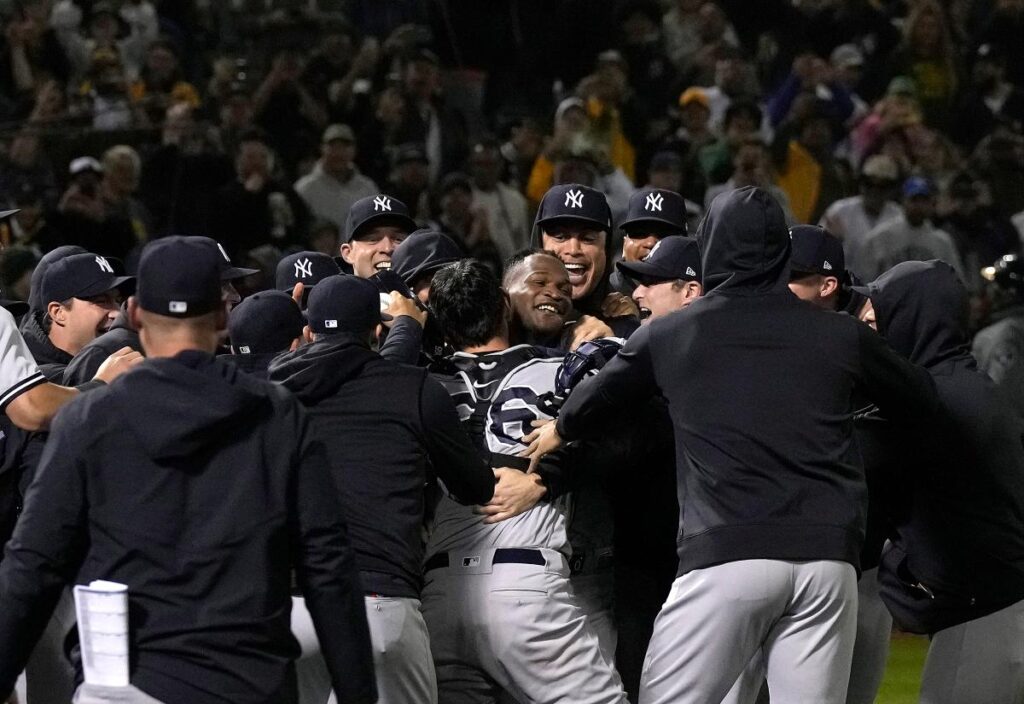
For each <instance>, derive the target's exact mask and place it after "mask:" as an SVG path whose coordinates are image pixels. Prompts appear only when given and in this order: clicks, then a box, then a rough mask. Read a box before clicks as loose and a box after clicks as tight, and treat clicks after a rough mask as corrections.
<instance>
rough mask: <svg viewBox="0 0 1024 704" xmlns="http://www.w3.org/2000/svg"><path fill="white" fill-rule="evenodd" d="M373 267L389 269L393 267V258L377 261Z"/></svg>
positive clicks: (381, 269) (378, 269)
mask: <svg viewBox="0 0 1024 704" xmlns="http://www.w3.org/2000/svg"><path fill="white" fill-rule="evenodd" d="M373 268H374V269H376V270H377V271H388V270H389V269H391V260H390V259H387V260H385V261H382V262H377V263H376V264H374V265H373Z"/></svg>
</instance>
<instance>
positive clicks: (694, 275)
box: [615, 235, 701, 283]
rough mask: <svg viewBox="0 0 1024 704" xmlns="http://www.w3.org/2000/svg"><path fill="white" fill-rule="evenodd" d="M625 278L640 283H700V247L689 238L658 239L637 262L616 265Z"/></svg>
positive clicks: (673, 236)
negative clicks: (679, 280)
mask: <svg viewBox="0 0 1024 704" xmlns="http://www.w3.org/2000/svg"><path fill="white" fill-rule="evenodd" d="M615 266H617V267H618V268H619V271H621V272H622V273H623V274H625V275H626V276H628V277H630V278H631V279H636V280H637V281H639V282H640V283H660V282H662V281H675V280H676V279H682V280H683V281H700V280H701V278H700V247H699V246H698V245H697V240H695V239H693V238H692V237H682V236H680V235H671V236H669V237H663V238H662V239H660V240H658V243H657V244H656V245H654V248H653V249H652V250H651V251H650V253H649V254H648V255H647V256H646V257H644V258H643V259H642V260H641V261H638V262H619V263H618V264H616V265H615Z"/></svg>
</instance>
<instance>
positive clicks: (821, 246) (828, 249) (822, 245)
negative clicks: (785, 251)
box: [789, 225, 846, 279]
mask: <svg viewBox="0 0 1024 704" xmlns="http://www.w3.org/2000/svg"><path fill="white" fill-rule="evenodd" d="M789 238H790V239H791V240H792V248H791V249H790V255H789V268H790V270H791V271H792V272H793V273H794V274H821V275H822V276H834V277H836V278H837V279H842V278H843V272H844V271H845V270H846V259H845V257H844V256H843V243H842V242H841V241H840V240H839V238H838V237H836V236H835V235H833V234H832V233H831V232H829V231H828V230H826V229H825V228H823V227H818V226H817V225H796V226H795V227H791V228H789Z"/></svg>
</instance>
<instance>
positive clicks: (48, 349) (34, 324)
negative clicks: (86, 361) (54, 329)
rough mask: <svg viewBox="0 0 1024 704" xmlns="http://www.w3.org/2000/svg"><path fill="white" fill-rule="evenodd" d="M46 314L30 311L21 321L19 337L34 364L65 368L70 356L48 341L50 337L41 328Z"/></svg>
mask: <svg viewBox="0 0 1024 704" xmlns="http://www.w3.org/2000/svg"><path fill="white" fill-rule="evenodd" d="M45 317H46V313H41V312H39V311H34V310H30V311H29V312H28V313H26V314H25V317H24V318H22V319H21V335H22V337H24V338H25V344H26V345H28V351H29V352H31V353H32V357H33V358H35V360H36V364H52V365H61V366H66V365H67V364H68V362H70V361H71V358H72V355H70V354H68V353H67V352H65V351H64V350H62V349H60V348H59V347H57V346H56V345H54V344H53V343H52V342H51V341H50V336H49V335H47V334H46V330H45V328H43V319H44V318H45Z"/></svg>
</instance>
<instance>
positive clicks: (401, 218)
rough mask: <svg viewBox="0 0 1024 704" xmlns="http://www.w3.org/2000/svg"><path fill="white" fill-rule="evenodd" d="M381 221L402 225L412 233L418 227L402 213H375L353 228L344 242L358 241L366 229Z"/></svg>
mask: <svg viewBox="0 0 1024 704" xmlns="http://www.w3.org/2000/svg"><path fill="white" fill-rule="evenodd" d="M382 220H392V221H394V222H397V223H399V224H401V225H404V226H405V227H406V228H408V230H409V232H412V231H413V230H416V229H417V228H419V225H417V224H416V221H415V220H413V219H412V218H411V217H409V216H408V215H403V214H402V213H387V212H384V213H375V214H373V215H371V216H370V217H368V218H366V219H365V220H363V221H362V222H361V223H359V227H357V228H355V229H354V230H353V231H352V233H351V234H350V235H349V236H348V239H347V240H346V241H348V242H351V241H352V240H355V239H358V235H359V234H360V233H362V232H364V231H365V230H366V228H367V227H369V226H370V225H373V224H374V223H378V222H380V221H382Z"/></svg>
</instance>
